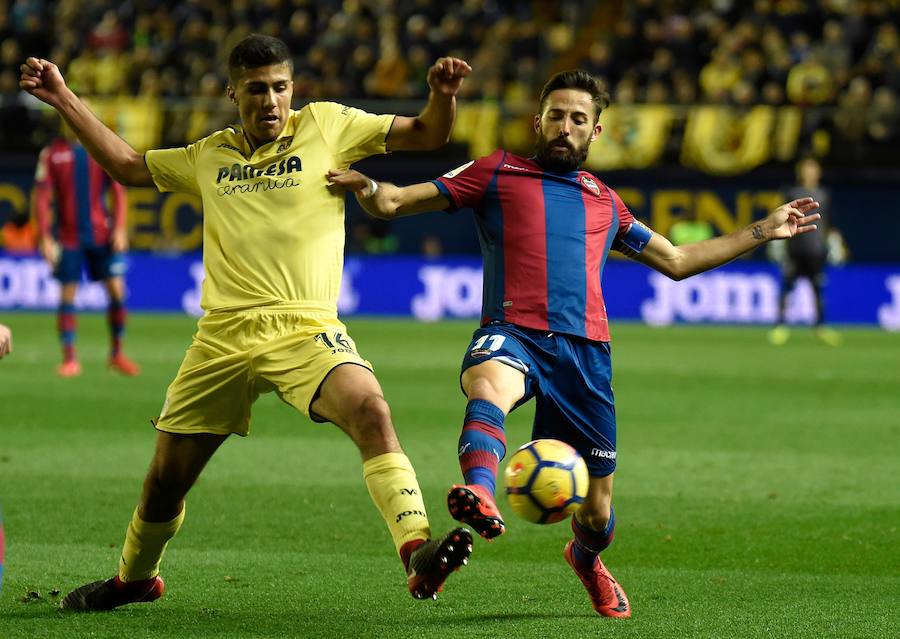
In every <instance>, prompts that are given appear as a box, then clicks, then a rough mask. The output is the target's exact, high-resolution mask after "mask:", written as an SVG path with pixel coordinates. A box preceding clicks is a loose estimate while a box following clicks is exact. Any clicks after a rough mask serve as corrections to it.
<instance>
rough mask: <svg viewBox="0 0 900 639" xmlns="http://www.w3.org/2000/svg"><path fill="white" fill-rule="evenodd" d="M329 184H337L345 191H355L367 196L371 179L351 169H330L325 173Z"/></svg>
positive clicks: (370, 187)
mask: <svg viewBox="0 0 900 639" xmlns="http://www.w3.org/2000/svg"><path fill="white" fill-rule="evenodd" d="M325 177H326V179H327V180H328V183H329V184H333V185H335V186H339V187H340V188H342V189H344V190H345V191H350V192H351V193H356V194H358V195H359V196H360V197H368V196H369V195H370V194H371V190H372V180H371V179H369V178H368V177H366V176H365V175H363V174H362V173H360V172H359V171H354V170H353V169H331V170H329V171H328V173H326V174H325Z"/></svg>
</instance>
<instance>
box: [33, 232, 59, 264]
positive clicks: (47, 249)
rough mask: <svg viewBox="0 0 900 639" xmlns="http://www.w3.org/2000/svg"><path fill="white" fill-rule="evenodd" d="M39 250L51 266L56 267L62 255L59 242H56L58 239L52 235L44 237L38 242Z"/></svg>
mask: <svg viewBox="0 0 900 639" xmlns="http://www.w3.org/2000/svg"><path fill="white" fill-rule="evenodd" d="M38 250H39V251H40V252H41V257H43V258H44V261H45V262H47V264H49V265H50V268H56V265H57V264H58V263H59V256H60V249H59V244H57V243H56V240H54V239H53V238H52V237H45V238H43V239H42V240H41V241H40V243H39V244H38Z"/></svg>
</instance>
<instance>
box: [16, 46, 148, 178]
mask: <svg viewBox="0 0 900 639" xmlns="http://www.w3.org/2000/svg"><path fill="white" fill-rule="evenodd" d="M19 69H20V71H21V72H22V74H21V76H20V77H19V87H21V88H22V89H23V90H25V91H27V92H28V93H30V94H31V95H33V96H34V97H36V98H38V99H39V100H41V101H43V102H46V103H47V104H49V105H50V106H52V107H53V108H54V109H56V110H57V111H58V112H59V114H60V115H61V116H62V118H63V119H64V120H65V121H66V123H67V124H68V125H69V126H70V127H71V128H72V130H73V131H74V132H75V135H77V136H78V139H79V140H80V141H81V143H82V144H83V145H84V147H85V148H86V149H87V150H88V153H90V154H91V157H93V158H94V159H95V160H97V162H98V163H99V164H100V166H102V167H103V168H104V169H106V172H107V173H109V174H110V176H112V178H113V179H114V180H116V181H117V182H120V183H122V184H126V185H129V186H152V185H153V178H151V177H150V170H149V169H148V168H147V165H146V164H145V163H144V156H143V155H142V154H140V153H138V152H137V151H135V150H134V149H133V148H131V146H130V145H129V144H128V143H127V142H125V140H123V139H122V138H120V137H119V136H118V135H116V134H115V133H114V132H113V131H112V130H110V129H109V128H108V127H107V126H106V125H105V124H103V123H102V122H101V121H100V120H99V119H98V118H97V116H95V115H94V114H93V113H92V112H91V110H90V109H89V108H88V107H87V105H85V104H84V102H82V101H81V100H80V99H79V98H78V96H77V95H75V94H74V93H73V92H72V90H71V89H69V87H68V86H66V82H65V80H64V79H63V77H62V73H60V71H59V68H58V67H57V66H56V65H55V64H53V63H52V62H50V61H49V60H44V59H42V58H28V59H27V60H25V64H23V65H21V66H20V67H19Z"/></svg>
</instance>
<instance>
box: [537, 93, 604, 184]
mask: <svg viewBox="0 0 900 639" xmlns="http://www.w3.org/2000/svg"><path fill="white" fill-rule="evenodd" d="M534 130H535V133H537V139H536V140H535V145H534V153H535V159H536V160H537V162H538V164H540V165H541V167H543V168H544V169H545V170H547V171H552V172H554V173H569V172H571V171H576V170H577V169H578V168H579V167H581V165H582V164H583V163H584V161H585V160H586V159H587V156H588V151H589V150H590V147H591V142H593V141H594V140H595V139H596V138H597V136H598V135H599V134H600V125H599V124H597V116H596V110H595V107H594V103H593V101H592V100H591V95H590V94H589V93H588V92H587V91H582V90H580V89H557V90H556V91H552V92H551V93H550V94H549V95H548V96H547V98H546V100H545V104H544V105H543V110H542V112H541V113H540V115H537V116H535V119H534Z"/></svg>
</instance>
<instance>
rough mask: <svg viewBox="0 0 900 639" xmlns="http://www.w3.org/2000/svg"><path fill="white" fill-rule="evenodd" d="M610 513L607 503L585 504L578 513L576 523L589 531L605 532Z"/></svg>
mask: <svg viewBox="0 0 900 639" xmlns="http://www.w3.org/2000/svg"><path fill="white" fill-rule="evenodd" d="M610 513H611V511H610V503H609V502H608V501H601V502H599V503H591V504H588V503H585V504H584V505H582V507H581V509H580V510H579V511H578V521H579V522H581V524H582V525H584V526H586V527H587V528H590V529H591V530H606V526H607V525H609V518H610Z"/></svg>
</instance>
